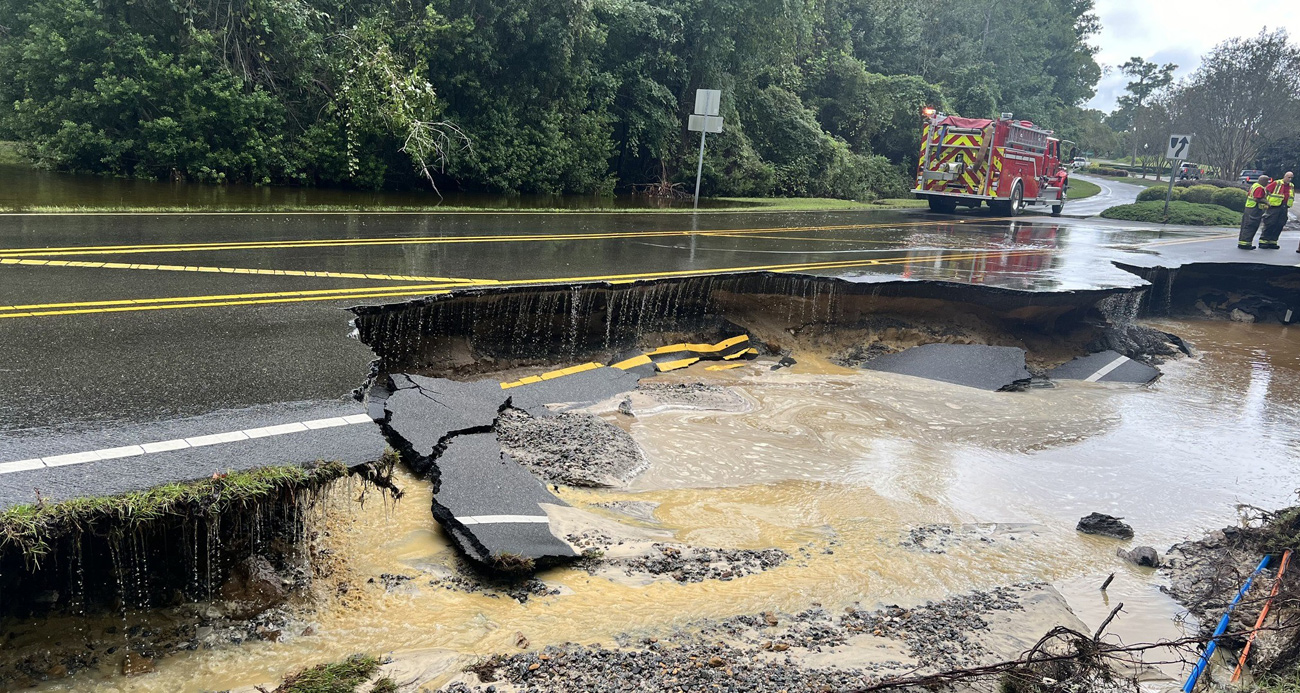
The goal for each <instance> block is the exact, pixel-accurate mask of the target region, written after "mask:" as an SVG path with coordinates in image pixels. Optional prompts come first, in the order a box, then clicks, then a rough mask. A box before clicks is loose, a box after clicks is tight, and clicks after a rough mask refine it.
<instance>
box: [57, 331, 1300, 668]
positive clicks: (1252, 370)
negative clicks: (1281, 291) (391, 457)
mask: <svg viewBox="0 0 1300 693" xmlns="http://www.w3.org/2000/svg"><path fill="white" fill-rule="evenodd" d="M1159 327H1161V328H1163V329H1166V330H1168V331H1171V332H1175V333H1177V334H1180V335H1182V336H1184V337H1186V338H1187V339H1188V340H1189V341H1191V342H1192V343H1193V344H1194V345H1196V347H1197V348H1198V349H1199V350H1201V352H1202V355H1201V356H1200V357H1199V358H1197V359H1194V360H1184V361H1179V362H1173V363H1169V364H1166V365H1165V366H1164V370H1165V372H1166V375H1165V376H1164V378H1162V379H1161V380H1160V381H1158V382H1157V383H1156V384H1155V385H1153V386H1151V387H1150V388H1127V387H1126V388H1116V387H1107V386H1101V385H1082V384H1078V385H1065V386H1061V387H1057V388H1054V389H1042V390H1031V391H1028V392H1022V393H986V392H981V391H975V390H969V389H963V388H957V387H953V386H948V385H943V384H938V383H931V382H927V381H920V380H915V379H906V378H904V377H901V376H890V375H885V374H879V373H858V372H850V371H845V372H843V373H800V372H798V368H796V369H794V372H776V373H772V372H768V371H766V369H763V370H759V369H758V368H755V367H749V368H744V369H739V370H738V371H731V372H729V373H726V374H715V373H709V374H707V376H708V377H710V378H715V379H718V380H719V381H720V382H723V383H725V384H729V385H734V386H735V387H737V388H739V390H740V391H741V392H742V393H743V394H744V396H745V397H746V398H748V399H749V400H750V401H751V403H752V405H753V407H752V408H751V409H750V410H749V411H747V412H740V413H735V412H733V413H717V412H704V411H677V412H671V411H670V412H664V413H658V414H652V415H647V416H643V417H641V418H638V419H637V420H635V421H631V422H629V421H627V420H626V419H619V421H620V423H622V424H624V425H629V424H630V430H631V432H632V434H633V436H634V438H636V439H637V440H638V442H640V443H641V444H642V446H643V447H644V448H645V450H646V452H647V454H648V455H649V457H650V468H649V470H648V471H647V472H646V474H645V475H644V476H642V477H641V478H640V479H638V480H637V481H636V482H635V483H634V486H633V487H632V488H629V489H624V490H617V491H614V490H567V491H564V492H563V493H562V496H563V497H564V499H565V500H566V501H568V502H570V503H572V504H574V505H576V506H578V507H580V508H588V509H593V510H594V511H595V512H597V513H602V514H606V515H609V516H610V517H619V516H617V515H615V514H613V513H609V512H608V511H606V510H603V509H601V508H598V507H595V504H597V503H607V502H610V501H617V500H625V501H627V500H631V501H648V502H652V503H657V504H658V505H657V507H656V508H655V511H654V519H655V520H656V522H657V524H658V525H660V527H661V528H662V529H666V530H669V531H671V532H672V533H674V534H675V538H676V540H678V541H685V542H689V543H692V544H698V545H704V546H728V547H739V548H767V547H779V548H782V549H784V550H785V551H786V552H787V553H789V554H790V555H791V556H792V559H791V560H790V561H787V562H786V563H785V564H783V565H781V566H780V567H777V568H774V569H771V570H769V571H767V572H763V573H760V574H757V575H751V576H748V577H744V578H740V579H735V580H730V581H713V580H706V581H704V582H701V583H694V584H676V583H673V582H671V581H667V582H655V583H652V584H650V585H648V586H639V585H634V584H624V583H622V582H615V581H611V580H608V579H605V578H603V577H595V576H592V575H588V574H587V573H586V572H583V571H581V570H576V569H570V568H563V569H556V570H551V571H547V572H544V573H543V574H541V576H540V577H541V578H542V579H544V580H545V581H546V582H547V584H548V585H549V586H550V587H551V588H553V589H555V590H558V592H559V593H558V594H551V595H535V596H532V597H531V598H529V599H528V600H527V601H526V602H524V603H519V602H518V601H516V600H514V599H511V598H509V597H507V596H504V595H489V594H483V593H472V592H465V591H460V590H456V589H449V588H448V585H449V583H448V582H447V581H446V577H447V576H448V575H449V574H450V571H451V569H452V567H453V566H454V564H455V560H454V555H453V553H452V550H451V548H450V545H449V544H448V542H447V540H446V539H445V538H444V537H443V536H442V535H441V534H440V533H439V532H438V530H437V529H436V528H435V527H434V525H433V523H432V522H431V521H430V519H429V516H428V507H429V500H430V499H429V495H428V489H427V485H426V484H423V483H420V482H418V481H416V480H414V479H410V478H404V479H402V482H403V485H404V486H405V487H406V488H407V489H408V491H407V493H408V495H407V496H406V498H404V499H403V500H402V501H401V502H400V503H398V504H397V506H396V507H393V506H391V505H389V506H385V505H383V504H380V503H376V502H374V501H373V499H372V501H371V502H369V503H367V504H366V505H365V506H364V507H361V508H358V507H357V506H356V505H355V504H354V503H352V502H351V500H350V499H349V498H348V497H347V496H345V495H340V496H339V497H338V498H336V499H335V502H336V504H338V505H337V507H335V509H334V512H333V513H332V514H331V517H332V519H331V525H330V526H331V527H332V535H331V537H330V539H329V541H330V543H331V544H332V546H331V548H333V549H334V555H335V556H336V557H337V558H338V560H339V563H338V565H336V566H335V567H334V568H333V573H332V574H331V575H330V576H328V577H326V578H323V579H321V580H319V581H318V583H317V585H316V590H317V593H318V599H319V601H318V604H317V607H318V608H317V610H316V611H315V612H314V613H306V614H304V616H303V621H302V624H303V625H302V627H303V628H306V626H307V625H310V626H311V628H312V630H313V631H314V633H312V634H310V635H298V634H297V633H298V632H302V629H298V631H296V632H295V633H286V636H285V637H284V639H283V640H282V641H281V642H256V643H247V644H244V645H242V646H224V647H220V648H217V649H211V650H206V649H198V650H195V651H192V652H183V653H179V654H177V655H174V656H172V657H169V658H166V659H163V660H160V661H159V662H158V669H157V671H155V672H154V673H151V674H147V675H144V676H141V677H138V678H134V679H129V680H128V679H122V678H120V677H118V676H117V675H116V674H114V673H109V672H107V671H106V672H103V673H95V672H83V673H81V674H78V675H77V676H75V677H74V678H72V679H70V680H66V681H63V682H59V683H53V684H49V685H47V686H46V688H45V689H46V690H102V691H118V690H121V691H126V690H130V691H159V692H161V691H168V692H171V691H188V690H220V689H225V688H231V687H237V686H241V685H252V684H260V683H267V682H271V681H275V680H278V678H280V677H281V676H282V675H284V674H285V673H287V672H289V671H291V670H294V669H298V668H301V667H305V666H309V665H312V664H317V663H320V662H324V661H330V660H336V659H339V658H341V657H344V656H347V655H349V654H351V653H354V652H371V653H379V652H392V651H398V652H399V655H400V652H404V651H405V652H409V651H414V650H430V649H437V650H438V651H441V652H444V654H445V656H438V655H427V656H426V657H425V658H423V659H415V660H413V661H416V662H424V666H428V667H430V668H431V670H434V671H445V673H446V676H447V677H449V676H451V675H452V674H454V673H456V671H458V670H459V668H460V667H461V666H463V665H464V663H465V660H460V661H459V663H455V664H454V665H453V663H454V662H456V661H457V660H456V658H455V655H456V654H457V653H460V654H468V655H484V654H488V653H492V652H509V651H518V647H517V646H516V642H517V640H518V639H519V636H520V635H522V636H523V637H524V638H526V639H527V641H528V643H529V645H528V647H531V648H537V647H542V646H544V645H547V644H553V643H563V642H569V641H572V642H581V643H590V642H605V643H610V642H612V638H613V637H614V636H615V635H617V634H619V633H622V632H631V633H637V634H646V635H651V634H663V633H666V632H669V631H670V630H671V629H673V628H674V627H679V626H686V625H688V624H689V623H691V622H695V621H698V620H699V619H702V618H711V617H726V616H730V615H735V614H750V613H757V612H761V611H766V610H775V611H778V612H781V611H787V612H788V611H796V610H801V609H806V608H808V607H809V606H811V605H812V604H814V603H820V604H823V605H824V606H825V607H827V608H828V609H829V610H831V611H836V610H838V609H840V608H842V607H843V606H845V605H849V604H852V603H854V602H860V603H861V604H862V605H863V606H866V607H873V606H876V605H878V604H890V603H900V604H911V603H918V602H923V601H926V600H929V599H937V598H943V597H946V596H948V595H951V594H955V593H960V592H965V591H969V590H972V589H981V588H983V589H987V588H991V587H994V586H997V585H1005V584H1009V583H1012V582H1017V581H1023V580H1041V581H1047V582H1050V583H1052V584H1054V585H1055V586H1057V587H1058V589H1060V590H1061V591H1062V593H1063V594H1065V596H1066V597H1067V598H1068V599H1069V600H1070V602H1071V605H1072V607H1073V608H1074V609H1075V611H1076V613H1078V614H1079V615H1080V616H1081V617H1082V618H1083V619H1084V621H1085V622H1087V624H1088V625H1089V626H1090V627H1096V626H1097V625H1098V624H1099V622H1100V620H1101V619H1102V618H1104V616H1105V614H1106V613H1107V612H1108V611H1109V606H1108V603H1107V602H1105V599H1106V596H1105V595H1103V594H1101V593H1100V592H1098V591H1097V585H1098V584H1099V583H1100V581H1101V579H1102V578H1103V577H1104V576H1105V575H1106V574H1107V573H1110V572H1116V573H1118V574H1119V577H1118V578H1117V580H1116V582H1115V584H1114V585H1113V586H1112V587H1111V589H1110V598H1111V599H1114V600H1120V601H1124V602H1125V603H1126V607H1125V612H1124V613H1123V614H1122V615H1121V616H1120V618H1119V619H1118V620H1117V621H1116V623H1115V624H1114V625H1113V626H1112V627H1111V629H1110V631H1111V632H1113V633H1116V634H1118V635H1119V636H1121V637H1123V639H1124V640H1125V641H1126V642H1137V641H1143V640H1147V641H1149V640H1154V639H1158V638H1161V637H1170V636H1174V635H1177V634H1178V632H1179V631H1178V630H1177V628H1176V627H1175V625H1174V622H1173V617H1174V616H1175V614H1176V611H1177V609H1176V608H1175V606H1174V605H1173V604H1172V602H1170V601H1169V600H1168V599H1167V598H1166V597H1164V596H1163V595H1161V594H1160V593H1159V592H1158V590H1157V585H1158V584H1159V578H1158V577H1157V576H1156V575H1154V574H1153V573H1152V572H1151V571H1147V570H1144V569H1139V568H1136V567H1133V566H1131V565H1129V564H1126V563H1123V562H1122V561H1120V560H1119V559H1117V558H1116V557H1115V555H1114V550H1115V548H1116V547H1117V546H1119V545H1121V544H1120V543H1119V542H1115V541H1112V540H1106V539H1100V538H1096V537H1086V536H1082V535H1079V534H1077V533H1075V532H1074V529H1073V527H1074V522H1075V521H1076V520H1077V519H1078V517H1080V516H1081V515H1084V514H1087V513H1088V512H1091V511H1094V510H1096V511H1100V512H1107V513H1111V514H1116V515H1122V516H1124V517H1126V518H1127V520H1128V521H1129V522H1130V523H1131V524H1132V525H1133V526H1134V528H1135V529H1136V531H1137V537H1136V543H1141V544H1150V545H1153V546H1155V547H1157V548H1158V549H1160V550H1162V551H1163V550H1164V549H1166V548H1167V547H1168V546H1169V545H1170V544H1171V543H1173V542H1176V541H1179V540H1182V539H1184V538H1188V537H1196V536H1199V535H1200V533H1201V532H1202V531H1204V530H1206V529H1210V528H1214V527H1219V526H1223V525H1225V524H1231V523H1232V522H1233V521H1234V519H1235V511H1234V504H1236V503H1239V502H1245V503H1252V504H1256V505H1260V506H1263V507H1276V506H1279V505H1282V504H1285V503H1287V502H1288V501H1289V500H1290V496H1291V492H1290V489H1292V488H1294V487H1295V485H1296V484H1295V479H1296V477H1297V474H1296V472H1297V462H1295V461H1294V460H1293V459H1292V451H1293V450H1294V449H1295V446H1296V444H1297V442H1300V441H1297V436H1300V433H1298V431H1300V428H1298V427H1297V424H1298V423H1300V378H1297V377H1296V376H1297V371H1298V370H1300V348H1297V346H1296V344H1295V341H1294V339H1292V335H1290V334H1289V329H1288V328H1283V327H1280V326H1255V325H1241V324H1235V323H1215V322H1192V323H1163V324H1161V325H1159ZM823 370H824V369H823ZM733 374H735V375H733ZM693 375H698V376H701V377H703V376H705V375H706V374H704V373H703V372H700V373H694V372H688V373H686V374H684V375H678V376H675V378H676V379H690V376H693ZM727 376H730V377H727ZM611 418H613V417H612V416H611ZM621 519H622V520H623V521H625V522H628V521H630V520H629V519H628V518H627V517H621ZM384 574H387V575H389V576H393V575H402V576H410V578H411V579H410V580H401V579H393V578H392V577H389V578H387V579H385V578H384V577H382V576H383V575H384ZM371 578H374V582H373V583H372V582H369V580H370V579H371ZM431 582H432V583H433V584H431ZM385 583H387V585H386V584H385ZM340 585H346V587H344V588H340ZM612 614H617V617H616V618H611V615H612ZM412 666H415V665H412ZM429 678H430V680H433V681H434V682H436V681H437V680H439V679H438V678H437V677H436V676H432V675H430V676H429Z"/></svg>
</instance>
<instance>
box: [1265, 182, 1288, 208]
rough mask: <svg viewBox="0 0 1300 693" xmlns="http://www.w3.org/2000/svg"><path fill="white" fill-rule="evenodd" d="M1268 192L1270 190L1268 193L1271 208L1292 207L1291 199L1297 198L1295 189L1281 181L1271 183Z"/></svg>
mask: <svg viewBox="0 0 1300 693" xmlns="http://www.w3.org/2000/svg"><path fill="white" fill-rule="evenodd" d="M1267 190H1269V193H1268V206H1269V207H1282V206H1290V205H1291V198H1293V197H1295V195H1294V193H1295V189H1294V188H1293V187H1292V186H1291V184H1290V183H1285V182H1283V181H1280V180H1275V181H1273V182H1272V183H1269V184H1268V188H1267Z"/></svg>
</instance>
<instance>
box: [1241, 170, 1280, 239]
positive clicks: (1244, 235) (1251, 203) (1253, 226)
mask: <svg viewBox="0 0 1300 693" xmlns="http://www.w3.org/2000/svg"><path fill="white" fill-rule="evenodd" d="M1272 180H1273V179H1272V178H1269V177H1268V176H1260V177H1259V180H1258V181H1256V182H1255V184H1254V185H1252V186H1250V192H1248V193H1246V211H1245V213H1244V214H1242V215H1241V234H1240V235H1238V236H1237V247H1238V248H1241V249H1242V250H1254V249H1255V232H1256V231H1258V230H1259V222H1260V221H1262V220H1263V219H1264V210H1266V209H1268V202H1267V201H1265V197H1266V193H1265V191H1264V189H1265V188H1266V187H1268V184H1269V182H1270V181H1272Z"/></svg>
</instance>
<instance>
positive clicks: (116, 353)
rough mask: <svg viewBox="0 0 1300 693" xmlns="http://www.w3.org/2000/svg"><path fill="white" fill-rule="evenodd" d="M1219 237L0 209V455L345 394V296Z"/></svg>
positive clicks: (1046, 261) (874, 222)
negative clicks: (9, 211)
mask: <svg viewBox="0 0 1300 693" xmlns="http://www.w3.org/2000/svg"><path fill="white" fill-rule="evenodd" d="M1112 185H1113V184H1112ZM1110 194H1111V195H1116V194H1119V193H1118V192H1116V191H1114V190H1113V189H1112V192H1111V193H1110ZM1070 211H1071V212H1078V211H1079V209H1078V207H1073V208H1072V209H1071V210H1070ZM1288 235H1290V234H1288ZM1288 235H1284V237H1283V241H1284V243H1287V248H1288V252H1283V253H1273V254H1272V255H1271V256H1260V257H1262V258H1264V259H1265V261H1268V262H1274V263H1292V264H1294V263H1295V262H1296V260H1297V256H1296V255H1295V254H1294V253H1291V252H1289V249H1291V247H1292V246H1293V245H1294V243H1295V239H1294V238H1288ZM1232 238H1235V235H1234V234H1231V233H1229V231H1227V230H1224V229H1214V230H1205V229H1188V228H1154V227H1139V226H1138V225H1134V224H1127V223H1121V222H1107V221H1103V220H1077V219H1051V218H1048V217H1021V218H1019V219H1017V220H1008V219H999V218H995V217H991V216H989V213H988V211H987V210H983V211H971V212H966V213H959V214H956V215H952V216H940V215H932V214H929V213H923V212H910V213H900V212H868V213H864V212H843V213H811V212H803V213H780V214H777V213H739V214H736V213H704V214H700V215H698V216H692V215H689V214H676V213H673V214H629V213H618V214H596V213H592V214H576V213H570V214H530V213H516V214H500V213H468V214H455V213H440V214H381V213H375V214H359V213H341V214H283V213H279V214H183V215H181V214H177V215H171V214H154V215H132V214H83V215H75V214H74V215H21V214H15V215H0V363H2V364H3V365H2V366H0V383H3V392H4V393H5V394H6V397H5V399H4V401H3V402H0V451H6V450H7V451H8V452H7V453H6V455H5V456H4V457H3V459H0V463H7V462H14V461H22V460H30V459H43V458H46V457H51V456H53V457H57V456H59V455H63V454H73V453H76V452H78V451H77V450H71V449H70V446H71V447H76V446H75V445H72V444H71V443H70V442H69V441H79V443H82V444H84V445H85V446H95V447H93V448H92V447H87V449H88V450H91V449H95V450H97V449H107V448H109V447H113V446H116V447H128V448H129V447H131V446H133V445H138V444H144V443H147V442H151V441H149V440H145V439H144V438H145V436H144V435H143V434H141V436H139V437H140V438H141V439H140V440H138V441H127V440H126V439H125V437H124V436H123V434H122V432H123V431H129V430H138V427H140V426H144V425H149V426H153V427H154V428H155V429H157V430H153V429H151V432H150V436H152V437H153V438H158V439H159V440H165V439H167V438H176V439H179V438H183V437H184V436H181V435H180V434H179V433H178V434H176V435H169V434H168V433H167V429H169V428H175V429H177V430H180V429H186V431H189V429H187V428H186V427H187V426H189V427H191V428H192V424H193V422H194V421H195V419H194V418H193V417H206V418H201V419H198V420H199V421H203V422H207V423H206V424H204V425H207V426H209V428H204V429H203V431H202V433H201V434H202V435H216V434H220V433H222V432H231V431H234V430H236V429H234V428H231V427H230V426H226V425H224V424H223V423H221V421H222V419H238V429H237V430H244V429H250V428H252V429H256V428H258V427H259V426H270V425H286V424H288V423H293V422H298V421H300V420H301V417H297V412H298V411H299V410H300V409H303V408H306V409H311V408H313V407H325V408H328V407H332V406H345V405H343V404H340V403H346V401H347V396H348V394H349V393H350V392H351V390H352V389H353V388H355V387H356V386H358V385H359V384H360V383H361V381H362V379H363V378H364V377H365V375H366V373H367V369H368V363H369V361H370V359H371V354H370V353H369V351H368V349H366V348H365V346H364V345H362V344H360V343H359V342H358V341H357V340H355V339H353V338H350V336H349V334H350V332H351V326H350V325H349V318H350V314H349V313H348V312H346V310H345V308H346V307H348V306H350V305H355V304H360V303H367V302H377V301H390V300H400V299H403V298H413V297H417V296H423V295H428V294H432V293H437V292H441V291H450V290H453V289H456V288H460V287H484V286H494V285H512V284H521V283H534V282H560V281H563V282H569V281H574V280H600V279H633V278H652V277H664V276H675V275H681V274H692V273H699V272H710V271H715V272H723V271H739V270H752V269H767V270H774V271H789V272H808V273H816V274H823V275H836V276H841V277H844V278H847V279H850V280H855V281H875V280H880V279H910V280H924V279H942V280H945V281H958V282H971V283H983V284H990V285H996V286H1001V287H1005V288H1009V289H1018V290H1027V291H1038V290H1042V291H1056V290H1067V289H1078V288H1087V287H1097V286H1101V287H1105V286H1132V285H1134V284H1135V283H1137V282H1138V281H1139V280H1138V279H1137V278H1136V277H1134V276H1133V275H1132V274H1129V273H1127V272H1124V271H1122V270H1119V269H1118V268H1116V267H1114V266H1113V265H1112V264H1111V261H1112V260H1116V259H1122V260H1125V261H1128V262H1133V263H1135V262H1136V260H1143V261H1146V262H1151V261H1156V260H1158V258H1159V257H1161V256H1162V255H1163V256H1169V257H1175V256H1177V257H1181V258H1184V259H1186V258H1197V257H1201V258H1218V257H1220V256H1222V257H1223V258H1225V259H1227V261H1234V260H1235V259H1237V258H1239V257H1240V256H1239V255H1238V256H1233V255H1232V253H1239V252H1240V251H1237V250H1235V248H1232V247H1231V246H1232V245H1233V244H1234V241H1233V240H1231V239H1232ZM1225 253H1226V255H1224V254H1225ZM1258 259H1260V258H1254V257H1253V258H1252V260H1258ZM250 412H252V413H250ZM186 431H182V432H186ZM105 441H107V442H105ZM108 443H112V446H110V445H109V444H108ZM20 449H21V456H19V455H20V452H19V450H20ZM300 452H301V455H302V456H304V457H311V456H315V457H328V456H329V455H328V454H327V453H328V452H329V450H317V449H304V450H302V451H300ZM315 457H313V458H315ZM270 461H271V460H268V462H270ZM23 473H24V474H27V473H29V472H23ZM37 473H40V472H37ZM91 481H92V480H90V479H86V480H85V483H86V484H87V485H88V486H87V488H88V489H90V488H92V486H90V484H91Z"/></svg>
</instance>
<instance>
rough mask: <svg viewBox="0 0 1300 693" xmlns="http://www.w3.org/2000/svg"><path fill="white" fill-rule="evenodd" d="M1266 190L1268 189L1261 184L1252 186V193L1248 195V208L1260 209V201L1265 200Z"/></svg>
mask: <svg viewBox="0 0 1300 693" xmlns="http://www.w3.org/2000/svg"><path fill="white" fill-rule="evenodd" d="M1265 190H1267V188H1266V187H1264V186H1263V185H1260V184H1259V183H1255V184H1254V185H1252V186H1250V192H1248V193H1246V206H1247V207H1258V206H1259V201H1260V200H1262V199H1263V198H1264V191H1265Z"/></svg>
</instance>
